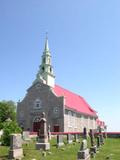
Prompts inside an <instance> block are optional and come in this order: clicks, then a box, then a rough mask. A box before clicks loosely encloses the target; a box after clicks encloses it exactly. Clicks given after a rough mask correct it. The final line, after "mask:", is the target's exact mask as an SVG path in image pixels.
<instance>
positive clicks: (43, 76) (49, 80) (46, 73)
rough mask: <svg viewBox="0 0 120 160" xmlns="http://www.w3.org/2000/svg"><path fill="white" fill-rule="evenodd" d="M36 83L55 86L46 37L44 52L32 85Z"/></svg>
mask: <svg viewBox="0 0 120 160" xmlns="http://www.w3.org/2000/svg"><path fill="white" fill-rule="evenodd" d="M37 81H41V82H43V83H45V84H47V85H48V86H51V87H54V84H55V76H54V74H53V67H52V65H51V54H50V50H49V45H48V38H47V36H46V40H45V48H44V52H43V55H42V63H41V65H40V67H39V71H38V73H37V76H36V80H35V81H34V83H35V82H37Z"/></svg>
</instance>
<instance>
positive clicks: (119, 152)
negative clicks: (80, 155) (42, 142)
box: [0, 138, 120, 160]
mask: <svg viewBox="0 0 120 160" xmlns="http://www.w3.org/2000/svg"><path fill="white" fill-rule="evenodd" d="M81 141H82V138H81ZM81 141H80V143H78V142H73V143H72V144H67V142H66V139H65V140H64V143H65V145H64V146H61V147H59V148H56V139H55V138H53V139H52V140H51V142H50V144H51V148H50V150H49V151H46V152H45V151H42V150H36V149H35V143H36V141H35V139H33V140H32V141H31V142H27V143H26V144H23V150H24V158H23V159H22V160H32V159H36V160H77V152H78V150H79V149H80V144H81ZM89 145H90V144H89V143H88V147H90V146H89ZM8 152H9V147H5V146H0V160H8ZM94 159H95V160H105V159H110V160H120V139H119V138H108V139H106V140H105V144H104V145H103V146H102V147H101V148H100V150H99V152H98V153H97V154H96V157H95V158H94Z"/></svg>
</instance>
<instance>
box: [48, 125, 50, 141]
mask: <svg viewBox="0 0 120 160" xmlns="http://www.w3.org/2000/svg"><path fill="white" fill-rule="evenodd" d="M48 139H49V140H51V132H50V125H49V126H48Z"/></svg>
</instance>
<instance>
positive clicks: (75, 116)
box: [73, 113, 77, 128]
mask: <svg viewBox="0 0 120 160" xmlns="http://www.w3.org/2000/svg"><path fill="white" fill-rule="evenodd" d="M73 118H74V120H73V124H74V127H75V128H77V115H76V113H73Z"/></svg>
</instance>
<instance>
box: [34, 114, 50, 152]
mask: <svg viewBox="0 0 120 160" xmlns="http://www.w3.org/2000/svg"><path fill="white" fill-rule="evenodd" d="M37 140H38V142H37V143H36V149H38V150H39V149H43V150H49V149H50V143H49V142H48V133H47V126H46V119H45V113H44V112H43V113H42V118H41V119H40V130H39V132H38V138H37Z"/></svg>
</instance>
